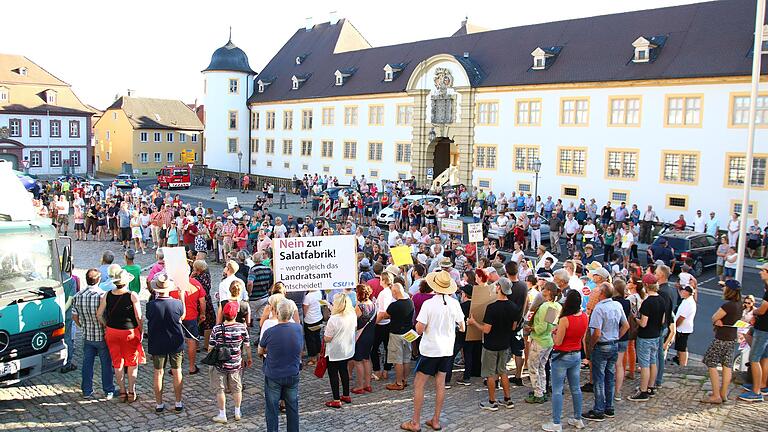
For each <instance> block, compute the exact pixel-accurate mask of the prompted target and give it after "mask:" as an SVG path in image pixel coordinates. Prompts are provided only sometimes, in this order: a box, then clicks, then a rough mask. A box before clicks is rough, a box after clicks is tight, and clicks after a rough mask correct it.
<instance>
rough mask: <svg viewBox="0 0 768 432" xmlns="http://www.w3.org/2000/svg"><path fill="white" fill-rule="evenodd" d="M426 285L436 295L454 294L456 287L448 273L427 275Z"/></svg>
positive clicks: (437, 272)
mask: <svg viewBox="0 0 768 432" xmlns="http://www.w3.org/2000/svg"><path fill="white" fill-rule="evenodd" d="M425 279H426V282H427V285H429V287H430V288H432V291H434V292H436V293H437V294H447V295H451V294H453V293H455V292H456V290H457V289H458V287H457V286H456V281H455V280H453V278H452V277H451V275H450V273H448V272H446V271H436V272H432V273H430V274H428V275H427V277H426V278H425Z"/></svg>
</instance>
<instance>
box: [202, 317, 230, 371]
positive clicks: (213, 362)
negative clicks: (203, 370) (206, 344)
mask: <svg viewBox="0 0 768 432" xmlns="http://www.w3.org/2000/svg"><path fill="white" fill-rule="evenodd" d="M219 336H220V337H221V341H220V342H221V343H219V340H218V338H217V340H216V345H214V346H213V348H212V349H211V350H210V351H208V354H207V355H206V356H205V358H203V359H202V360H201V361H200V362H201V363H202V364H205V365H208V366H218V365H220V364H222V363H224V362H226V361H228V360H229V359H230V358H231V357H232V351H231V350H230V349H229V347H228V346H225V345H224V324H221V332H220V333H219Z"/></svg>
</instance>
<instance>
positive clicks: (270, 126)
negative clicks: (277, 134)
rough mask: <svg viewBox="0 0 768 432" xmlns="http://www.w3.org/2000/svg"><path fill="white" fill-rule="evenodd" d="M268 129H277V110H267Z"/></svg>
mask: <svg viewBox="0 0 768 432" xmlns="http://www.w3.org/2000/svg"><path fill="white" fill-rule="evenodd" d="M266 128H267V130H274V129H275V112H274V111H267V125H266Z"/></svg>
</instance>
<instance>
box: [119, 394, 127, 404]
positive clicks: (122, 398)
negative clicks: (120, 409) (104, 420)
mask: <svg viewBox="0 0 768 432" xmlns="http://www.w3.org/2000/svg"><path fill="white" fill-rule="evenodd" d="M120 402H128V393H126V392H120Z"/></svg>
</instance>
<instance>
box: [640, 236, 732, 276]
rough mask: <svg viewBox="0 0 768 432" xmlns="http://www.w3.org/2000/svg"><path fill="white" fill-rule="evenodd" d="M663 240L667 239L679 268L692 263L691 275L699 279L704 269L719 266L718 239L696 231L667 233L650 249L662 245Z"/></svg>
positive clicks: (657, 239)
mask: <svg viewBox="0 0 768 432" xmlns="http://www.w3.org/2000/svg"><path fill="white" fill-rule="evenodd" d="M661 239H667V242H668V243H669V246H670V247H671V248H672V250H673V252H674V254H675V260H676V261H677V262H678V265H677V266H675V267H676V269H679V266H680V265H682V264H683V263H685V262H689V261H690V262H691V267H692V268H693V270H692V271H691V273H692V274H693V275H694V276H696V277H698V276H700V275H701V273H702V272H703V271H704V268H706V267H711V266H714V265H715V264H717V239H715V238H714V237H712V236H711V235H709V234H704V233H699V232H695V231H667V232H665V233H664V234H663V235H660V236H659V237H658V238H656V241H654V242H653V244H652V245H651V246H650V247H649V249H650V248H651V247H653V246H657V245H659V244H660V242H661Z"/></svg>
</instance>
